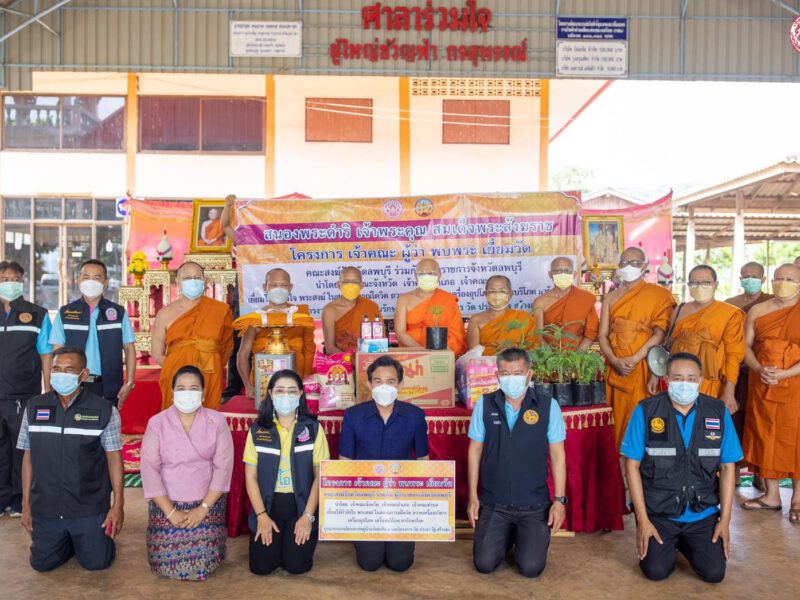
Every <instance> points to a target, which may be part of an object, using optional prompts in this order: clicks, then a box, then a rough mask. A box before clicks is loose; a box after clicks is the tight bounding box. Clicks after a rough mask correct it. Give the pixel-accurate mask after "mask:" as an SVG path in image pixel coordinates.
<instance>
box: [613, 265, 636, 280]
mask: <svg viewBox="0 0 800 600" xmlns="http://www.w3.org/2000/svg"><path fill="white" fill-rule="evenodd" d="M617 275H619V278H620V279H621V280H622V281H627V282H628V283H630V282H631V281H636V280H637V279H639V277H641V276H642V268H641V267H634V266H633V265H628V266H627V267H622V268H620V269H617Z"/></svg>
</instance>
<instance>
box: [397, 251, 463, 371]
mask: <svg viewBox="0 0 800 600" xmlns="http://www.w3.org/2000/svg"><path fill="white" fill-rule="evenodd" d="M415 274H416V278H417V286H418V287H417V288H416V289H414V290H412V291H410V292H406V293H405V294H402V295H401V296H400V297H399V298H398V299H397V308H396V309H395V312H394V331H395V334H396V335H397V341H398V343H399V344H400V346H402V347H404V348H424V347H425V337H426V329H427V328H428V327H447V347H448V348H449V349H450V350H452V351H453V353H454V354H455V355H456V357H458V356H461V355H462V354H464V352H465V351H466V350H467V336H466V333H465V332H464V320H463V319H462V317H461V309H459V308H458V298H456V297H455V296H454V295H453V294H451V293H449V292H445V291H444V290H440V289H439V277H440V276H441V274H442V271H441V269H440V268H439V263H437V262H436V261H435V260H433V259H431V258H423V259H422V260H421V261H419V263H418V264H417V268H416V273H415Z"/></svg>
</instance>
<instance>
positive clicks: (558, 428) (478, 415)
mask: <svg viewBox="0 0 800 600" xmlns="http://www.w3.org/2000/svg"><path fill="white" fill-rule="evenodd" d="M504 404H505V409H506V421H507V422H508V429H509V430H512V429H514V424H515V423H516V422H517V419H518V418H519V410H520V409H519V408H518V409H517V410H514V407H513V406H511V405H510V404H509V403H508V402H504ZM469 439H471V440H475V441H476V442H480V443H483V442H484V440H485V439H486V425H485V424H484V422H483V396H481V397H480V398H478V401H477V402H476V403H475V407H474V408H473V409H472V418H471V419H470V421H469ZM565 439H567V428H566V427H565V426H564V417H563V416H562V415H561V407H560V406H559V405H558V402H556V401H555V399H552V398H551V400H550V421H548V423H547V443H548V444H557V443H558V442H563V441H564V440H565Z"/></svg>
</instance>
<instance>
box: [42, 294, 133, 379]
mask: <svg viewBox="0 0 800 600" xmlns="http://www.w3.org/2000/svg"><path fill="white" fill-rule="evenodd" d="M98 316H100V309H99V308H98V307H97V306H95V307H94V309H93V310H92V315H91V317H90V318H89V336H88V337H87V338H86V348H85V349H84V351H85V352H86V368H88V369H89V373H90V374H92V375H102V374H103V371H102V367H101V366H100V342H99V341H98V340H97V317H98ZM66 341H67V335H66V334H65V333H64V325H63V323H61V313H60V312H59V313H57V314H56V320H55V322H54V323H53V331H52V332H51V333H50V344H57V345H59V346H63V345H64V344H65V343H66ZM135 341H136V336H134V334H133V327H131V320H130V318H129V317H128V311H127V310H126V311H125V313H124V314H123V315H122V343H123V344H133V343H134V342H135Z"/></svg>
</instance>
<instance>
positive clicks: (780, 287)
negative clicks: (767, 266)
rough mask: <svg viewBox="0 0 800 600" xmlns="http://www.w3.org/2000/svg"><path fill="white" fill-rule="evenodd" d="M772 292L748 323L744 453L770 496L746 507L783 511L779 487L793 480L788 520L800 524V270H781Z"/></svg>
mask: <svg viewBox="0 0 800 600" xmlns="http://www.w3.org/2000/svg"><path fill="white" fill-rule="evenodd" d="M772 291H773V292H774V294H775V297H774V298H772V299H771V300H767V301H766V302H762V303H761V304H759V305H757V306H755V307H753V308H752V309H751V310H750V312H749V313H748V315H747V322H746V323H745V340H746V342H747V354H746V355H745V362H746V363H747V366H748V367H749V368H750V373H751V377H750V404H749V406H748V411H747V416H746V418H745V423H744V440H743V443H742V449H743V450H744V458H745V460H746V461H747V462H748V463H750V464H751V465H752V466H753V468H754V469H756V471H757V472H758V474H759V475H761V476H762V477H763V478H764V480H765V483H766V493H765V494H764V495H763V496H761V497H759V498H754V499H752V500H747V501H746V502H744V503H743V504H742V508H745V509H747V510H777V511H779V510H780V507H781V496H780V490H779V487H778V484H779V481H780V480H781V479H783V478H785V477H790V478H791V479H792V480H793V488H794V489H793V492H792V500H791V507H790V510H789V521H791V522H792V523H794V524H800V267H797V266H796V265H794V264H792V263H788V264H785V265H781V266H780V267H778V269H776V270H775V275H774V276H773V280H772Z"/></svg>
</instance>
